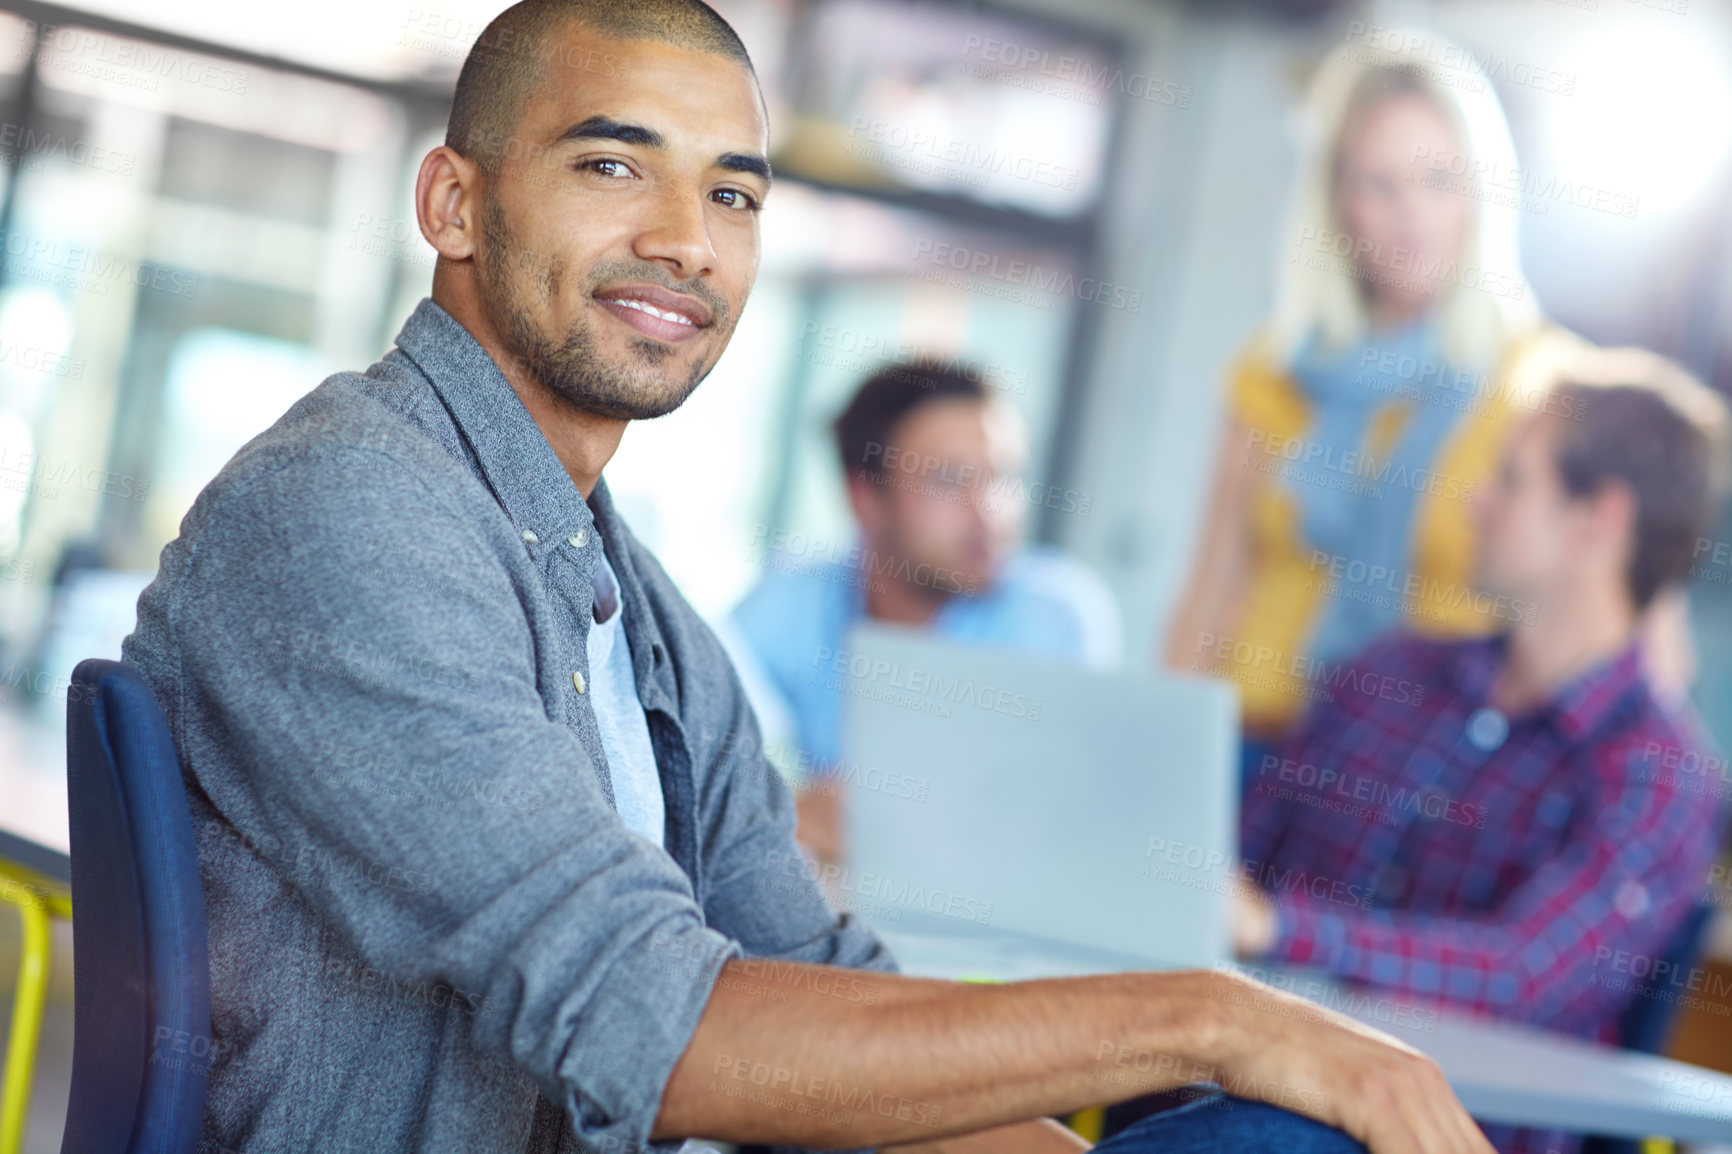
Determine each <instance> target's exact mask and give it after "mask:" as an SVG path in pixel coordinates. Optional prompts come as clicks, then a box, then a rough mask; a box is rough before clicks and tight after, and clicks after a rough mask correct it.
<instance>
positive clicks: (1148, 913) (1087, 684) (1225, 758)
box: [815, 625, 1238, 979]
mask: <svg viewBox="0 0 1732 1154" xmlns="http://www.w3.org/2000/svg"><path fill="white" fill-rule="evenodd" d="M846 646H847V648H846V649H845V650H844V651H840V652H838V653H836V654H834V655H830V656H829V657H827V658H826V659H825V660H824V661H823V662H822V663H820V665H819V666H818V668H817V669H816V671H815V675H816V676H818V677H821V678H824V679H826V680H827V681H830V682H832V683H835V685H836V687H837V688H838V689H839V690H840V691H841V692H842V693H843V694H844V707H843V718H844V722H843V764H842V767H841V771H840V772H841V775H842V777H843V779H844V781H845V783H846V785H845V789H846V796H845V804H844V806H843V813H844V833H845V839H846V841H845V847H846V848H845V852H846V855H847V856H846V860H845V862H844V866H843V868H842V870H840V871H839V872H838V871H833V872H832V874H831V876H830V877H829V879H828V880H829V882H830V884H829V885H828V886H827V888H828V889H829V890H830V892H831V894H832V897H833V898H834V899H835V900H836V901H837V903H838V904H839V905H841V906H842V907H843V908H846V909H849V910H852V911H853V912H856V913H859V914H860V915H861V916H862V917H864V918H865V919H866V920H867V921H868V922H870V923H871V924H872V926H873V928H874V929H875V930H878V931H879V932H880V934H881V935H882V936H883V937H884V938H885V940H886V941H887V943H888V944H889V945H890V946H891V949H892V950H893V951H894V952H896V953H897V955H898V957H899V958H900V959H901V960H902V961H903V963H904V966H905V968H907V969H909V970H910V971H912V972H921V971H925V972H929V973H948V976H969V974H970V972H975V971H978V972H979V976H982V977H994V978H1000V979H1007V978H1024V977H1037V976H1045V975H1048V974H1062V973H1089V972H1104V971H1110V970H1120V969H1158V968H1167V967H1181V966H1211V965H1215V964H1217V963H1224V962H1227V961H1229V960H1230V958H1231V948H1230V924H1229V915H1230V912H1231V906H1230V901H1229V898H1230V895H1231V892H1232V889H1231V880H1232V874H1233V859H1234V854H1235V850H1236V843H1237V836H1236V835H1237V831H1236V824H1237V790H1238V706H1237V699H1236V698H1235V696H1234V694H1233V692H1232V690H1231V688H1230V687H1228V686H1226V685H1224V684H1221V683H1218V682H1211V681H1206V680H1203V679H1199V678H1191V677H1177V676H1156V675H1150V674H1143V673H1099V672H1089V671H1084V670H1082V669H1080V668H1078V667H1076V666H1074V665H1067V664H1060V663H1057V662H1054V661H1052V660H1048V659H1041V658H1038V657H1030V656H1025V655H1022V654H1018V653H1014V652H1010V651H1007V650H1003V649H991V648H983V647H966V646H959V645H956V644H953V643H946V642H942V641H936V640H933V639H931V638H930V637H929V636H927V635H926V634H923V633H920V632H917V631H913V630H907V629H893V628H885V627H881V626H876V625H868V626H861V627H859V628H857V629H855V630H854V631H853V632H852V633H851V634H850V636H849V639H848V641H847V642H846ZM917 959H918V964H910V963H911V962H916V960H917Z"/></svg>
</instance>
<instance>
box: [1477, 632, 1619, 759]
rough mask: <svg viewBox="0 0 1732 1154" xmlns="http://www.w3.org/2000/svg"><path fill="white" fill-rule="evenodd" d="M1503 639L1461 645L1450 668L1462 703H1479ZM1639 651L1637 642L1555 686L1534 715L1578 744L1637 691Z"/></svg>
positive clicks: (1505, 642) (1500, 636)
mask: <svg viewBox="0 0 1732 1154" xmlns="http://www.w3.org/2000/svg"><path fill="white" fill-rule="evenodd" d="M1508 647H1509V634H1507V633H1499V634H1494V635H1493V636H1490V637H1484V638H1477V639H1475V640H1472V641H1466V642H1463V643H1462V644H1461V646H1460V648H1459V650H1458V651H1457V653H1456V655H1455V660H1454V662H1453V663H1452V667H1451V668H1452V672H1453V677H1454V681H1455V687H1456V689H1457V691H1458V692H1459V693H1460V694H1461V696H1462V699H1463V700H1465V701H1469V702H1473V703H1476V704H1478V703H1483V702H1485V701H1486V700H1487V699H1488V698H1489V697H1490V696H1491V687H1492V682H1493V681H1495V680H1496V679H1497V673H1498V670H1499V669H1500V668H1502V666H1503V661H1504V654H1505V652H1506V651H1507V649H1508ZM1642 676H1643V674H1642V651H1641V645H1640V644H1639V641H1638V640H1637V639H1632V640H1631V641H1630V642H1629V644H1627V645H1625V646H1624V648H1623V649H1621V650H1619V651H1618V652H1617V653H1616V654H1614V655H1613V656H1611V657H1608V658H1606V659H1605V660H1603V661H1600V662H1597V663H1596V664H1594V665H1592V666H1590V667H1589V668H1587V669H1585V670H1583V671H1582V672H1581V673H1579V674H1577V675H1576V676H1575V677H1573V678H1571V679H1570V680H1569V681H1566V682H1565V683H1564V684H1563V685H1561V686H1559V687H1558V689H1557V691H1556V692H1554V693H1553V694H1552V696H1551V699H1550V700H1549V701H1547V702H1546V704H1545V705H1544V706H1543V707H1541V709H1540V710H1538V711H1537V713H1538V714H1539V715H1540V716H1542V717H1545V718H1547V719H1549V720H1550V721H1551V723H1552V724H1553V725H1555V726H1556V727H1557V729H1558V732H1559V733H1561V734H1562V735H1563V736H1564V737H1565V738H1566V739H1567V740H1570V741H1579V740H1581V739H1582V738H1584V737H1587V736H1588V735H1589V734H1591V733H1593V732H1594V731H1595V730H1596V729H1598V728H1599V726H1600V723H1601V722H1603V721H1605V720H1606V718H1607V717H1609V716H1610V715H1611V713H1612V711H1613V710H1614V709H1616V708H1617V707H1618V706H1619V705H1620V704H1621V703H1622V702H1623V701H1624V699H1625V697H1626V696H1627V695H1628V694H1630V693H1631V692H1633V691H1637V690H1639V689H1640V688H1641V687H1642V684H1643V682H1642Z"/></svg>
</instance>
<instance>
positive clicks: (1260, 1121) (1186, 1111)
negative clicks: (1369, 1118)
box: [1095, 1090, 1365, 1154]
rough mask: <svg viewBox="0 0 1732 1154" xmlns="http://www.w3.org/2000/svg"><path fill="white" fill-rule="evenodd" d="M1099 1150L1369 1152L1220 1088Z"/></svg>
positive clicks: (1109, 1153)
mask: <svg viewBox="0 0 1732 1154" xmlns="http://www.w3.org/2000/svg"><path fill="white" fill-rule="evenodd" d="M1095 1150H1096V1151H1098V1152H1099V1154H1237V1152H1239V1151H1244V1152H1245V1154H1262V1152H1263V1151H1279V1154H1365V1146H1364V1145H1363V1144H1362V1143H1361V1142H1359V1141H1358V1140H1357V1139H1354V1138H1349V1137H1348V1136H1347V1135H1346V1134H1344V1133H1342V1132H1341V1131H1340V1130H1337V1129H1335V1128H1334V1127H1332V1126H1325V1125H1324V1124H1323V1123H1321V1122H1313V1121H1312V1120H1311V1119H1309V1118H1306V1117H1303V1116H1301V1115H1299V1114H1294V1113H1292V1112H1290V1111H1287V1110H1283V1109H1281V1108H1280V1107H1279V1106H1270V1105H1267V1104H1265V1103H1262V1102H1249V1101H1246V1100H1245V1099H1243V1098H1230V1097H1228V1096H1227V1095H1226V1094H1225V1093H1224V1092H1222V1091H1220V1090H1211V1091H1202V1092H1199V1096H1198V1097H1196V1098H1193V1099H1191V1100H1190V1101H1187V1102H1185V1103H1184V1104H1183V1105H1180V1106H1175V1107H1173V1108H1172V1109H1170V1110H1162V1111H1161V1112H1160V1113H1157V1114H1150V1115H1149V1116H1148V1117H1146V1118H1144V1119H1142V1120H1141V1121H1138V1122H1133V1123H1132V1124H1131V1125H1130V1126H1128V1127H1127V1128H1125V1129H1123V1130H1120V1131H1119V1132H1118V1133H1117V1134H1114V1135H1113V1136H1112V1137H1110V1138H1107V1139H1105V1140H1103V1141H1102V1142H1101V1143H1100V1144H1099V1145H1097V1146H1096V1147H1095Z"/></svg>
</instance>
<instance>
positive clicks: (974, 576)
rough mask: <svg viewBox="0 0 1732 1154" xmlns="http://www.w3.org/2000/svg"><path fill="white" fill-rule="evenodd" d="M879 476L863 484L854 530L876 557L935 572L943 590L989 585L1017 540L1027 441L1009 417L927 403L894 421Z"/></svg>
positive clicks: (979, 406) (978, 405) (975, 404)
mask: <svg viewBox="0 0 1732 1154" xmlns="http://www.w3.org/2000/svg"><path fill="white" fill-rule="evenodd" d="M890 442H891V443H890V444H889V445H887V446H885V454H884V461H885V465H886V469H885V474H884V476H883V477H882V478H881V479H880V483H877V484H870V483H868V484H866V485H865V488H866V489H867V492H866V493H865V495H864V496H865V503H864V505H863V506H862V505H859V504H857V506H856V507H857V509H858V510H859V511H860V512H861V513H862V514H863V525H862V528H863V529H864V530H865V532H866V535H867V538H868V540H869V542H870V543H871V544H872V545H873V547H874V548H876V549H878V550H879V551H881V552H883V553H886V554H889V555H891V556H894V557H899V558H903V559H906V560H907V561H909V562H910V563H911V564H912V565H914V566H920V565H926V566H930V567H931V568H932V569H933V570H938V569H943V570H946V571H948V575H945V576H943V577H935V578H934V579H935V580H937V581H940V582H941V591H950V592H954V591H955V590H956V589H957V588H961V589H965V590H978V589H981V588H984V587H985V586H987V585H989V584H991V582H992V580H993V578H994V577H995V576H996V575H997V572H998V570H999V567H1000V566H1002V565H1003V564H1004V561H1005V558H1006V557H1008V556H1009V554H1010V552H1011V551H1012V550H1013V549H1015V548H1016V546H1017V544H1018V542H1019V541H1020V540H1021V537H1022V529H1023V523H1024V504H1025V502H1024V493H1023V489H1022V485H1021V473H1022V469H1023V465H1024V463H1025V460H1026V457H1027V452H1028V449H1027V436H1026V433H1025V432H1024V430H1023V427H1022V423H1021V420H1020V418H1019V416H1018V414H1017V413H1016V412H1015V410H1013V409H1010V408H1009V407H1008V406H1006V405H1004V404H1002V403H999V402H992V401H977V400H969V399H966V398H958V399H955V400H940V401H928V402H927V403H926V404H923V405H921V406H919V407H918V408H916V409H914V410H913V411H912V412H911V413H909V414H908V415H907V416H906V417H904V418H903V419H902V420H901V421H900V422H898V423H897V425H896V427H895V429H894V430H893V431H892V433H891V436H890Z"/></svg>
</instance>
